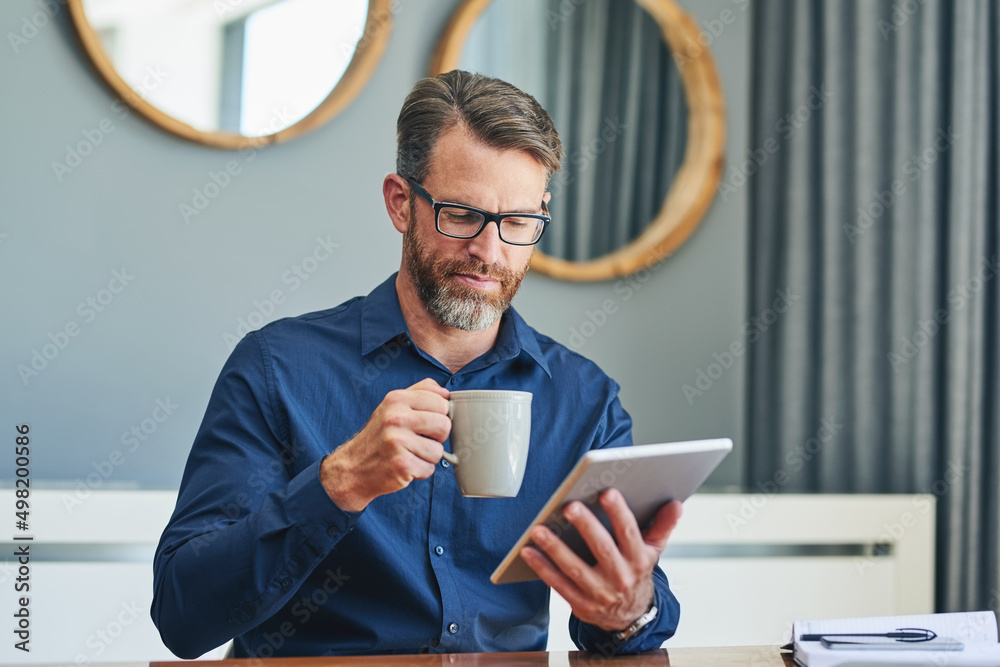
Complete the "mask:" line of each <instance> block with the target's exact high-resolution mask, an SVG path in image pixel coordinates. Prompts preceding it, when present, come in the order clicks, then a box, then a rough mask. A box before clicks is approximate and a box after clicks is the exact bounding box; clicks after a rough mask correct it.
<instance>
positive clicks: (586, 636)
mask: <svg viewBox="0 0 1000 667" xmlns="http://www.w3.org/2000/svg"><path fill="white" fill-rule="evenodd" d="M656 583H657V582H656V581H655V578H654V588H653V604H655V605H656V610H657V612H656V618H655V619H653V620H652V621H650V623H649V625H647V626H646V627H644V628H642V629H641V630H640V631H639V632H637V633H636V634H635V635H634V636H632V637H630V638H629V639H627V640H625V641H624V642H620V641H618V640H617V639H615V637H614V635H615V633H614V632H613V631H608V630H602V629H601V628H599V627H597V626H596V625H591V624H589V623H583V622H580V621H577V623H578V624H579V629H578V631H577V632H578V637H579V641H578V645H579V646H580V647H581V648H584V650H587V651H590V652H592V653H599V654H601V655H603V656H605V657H611V656H614V655H626V654H632V653H643V652H645V651H652V650H655V649H658V648H660V646H662V645H663V642H665V641H666V640H667V639H669V638H670V637H671V636H673V634H674V631H675V630H676V628H677V616H678V611H679V609H678V607H677V601H676V599H675V598H674V597H673V595H669V596H667V597H669V599H666V597H665V596H664V595H663V593H662V592H661V591H660V588H659V586H656Z"/></svg>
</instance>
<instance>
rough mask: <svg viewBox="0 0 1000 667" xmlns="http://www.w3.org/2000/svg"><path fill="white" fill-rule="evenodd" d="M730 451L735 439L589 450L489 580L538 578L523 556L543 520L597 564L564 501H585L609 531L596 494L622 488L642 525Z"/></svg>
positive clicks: (691, 487)
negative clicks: (566, 514)
mask: <svg viewBox="0 0 1000 667" xmlns="http://www.w3.org/2000/svg"><path fill="white" fill-rule="evenodd" d="M732 449H733V441H732V440H730V439H728V438H719V439H716V440H693V441H689V442H673V443H664V444H659V445H637V446H634V447H614V448H610V449H596V450H591V451H589V452H587V453H586V454H585V455H584V457H583V458H582V459H580V461H579V463H577V464H576V467H574V468H573V470H572V471H570V473H569V475H567V476H566V479H565V480H563V483H562V484H561V485H560V486H559V488H558V489H556V492H555V493H554V494H552V497H551V498H549V501H548V502H547V503H545V507H543V508H542V511H541V512H539V513H538V516H536V517H535V520H534V521H532V522H531V525H530V526H528V528H527V530H525V531H524V534H523V535H521V538H520V539H519V540H518V541H517V543H516V544H514V546H513V547H512V548H511V550H510V552H509V553H508V554H507V556H506V557H505V558H504V559H503V561H502V562H501V563H500V565H499V566H497V569H496V570H494V572H493V574H492V575H490V581H492V582H493V583H494V584H511V583H516V582H519V581H531V580H534V579H538V575H536V574H535V571H534V570H532V569H531V568H530V567H528V565H527V563H525V562H524V561H523V560H522V559H521V556H520V552H521V549H522V548H523V547H525V546H526V545H528V544H529V543H530V542H531V540H530V538H529V535H530V533H531V529H532V528H534V527H535V526H537V525H538V524H540V523H541V524H545V525H546V526H548V527H549V529H551V530H552V531H553V532H554V533H555V534H556V535H559V536H560V537H561V538H562V540H563V541H564V542H565V543H566V545H567V546H569V547H570V548H571V549H572V550H573V551H575V552H576V553H577V554H579V555H580V557H581V558H583V560H585V561H586V562H587V563H589V564H591V565H593V564H594V563H596V560H595V559H594V556H593V554H591V553H590V549H589V548H588V547H587V544H586V543H585V542H584V541H583V538H582V537H581V536H580V534H579V533H578V532H577V531H576V529H575V528H574V527H573V526H572V524H570V523H569V522H568V521H567V520H566V519H565V518H563V516H562V508H563V507H564V506H565V505H566V503H568V502H570V501H572V500H579V501H581V502H583V503H584V504H585V505H587V507H589V508H590V510H591V511H592V512H593V513H594V514H595V515H596V516H597V518H598V519H600V521H601V523H602V524H604V526H605V527H606V528H608V530H609V532H611V521H610V519H608V516H607V513H605V511H604V510H603V509H602V508H601V507H600V505H599V504H598V502H597V497H598V496H599V494H600V493H601V492H602V491H604V490H605V489H607V488H610V487H614V488H616V489H618V490H619V491H621V494H622V496H624V497H625V502H627V503H628V506H629V508H631V510H632V512H633V513H634V514H635V517H636V520H637V521H638V523H639V526H640V527H643V528H644V527H645V526H646V525H647V524H649V522H651V521H652V519H653V517H654V516H655V515H656V512H657V510H659V509H660V507H662V506H663V505H664V504H665V503H667V502H669V501H671V500H680V501H681V502H683V501H685V500H687V499H688V497H690V496H691V494H692V493H694V492H695V490H696V489H697V488H698V487H699V486H701V484H702V482H704V481H705V478H707V477H708V475H709V474H710V473H711V472H712V471H713V470H715V467H716V466H717V465H719V462H720V461H721V460H722V459H723V458H725V456H726V454H728V453H729V452H730V451H732ZM612 535H614V533H613V532H612Z"/></svg>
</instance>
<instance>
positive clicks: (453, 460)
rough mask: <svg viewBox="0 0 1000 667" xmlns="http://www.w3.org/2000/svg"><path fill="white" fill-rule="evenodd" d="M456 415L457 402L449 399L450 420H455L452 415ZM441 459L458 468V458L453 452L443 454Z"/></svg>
mask: <svg viewBox="0 0 1000 667" xmlns="http://www.w3.org/2000/svg"><path fill="white" fill-rule="evenodd" d="M454 414H455V401H453V400H451V399H450V398H449V399H448V419H452V418H453V417H452V415H454ZM441 458H443V459H444V460H445V461H447V462H448V463H450V464H452V465H453V466H457V465H458V457H457V456H455V455H454V454H452V453H451V452H443V453H442V454H441Z"/></svg>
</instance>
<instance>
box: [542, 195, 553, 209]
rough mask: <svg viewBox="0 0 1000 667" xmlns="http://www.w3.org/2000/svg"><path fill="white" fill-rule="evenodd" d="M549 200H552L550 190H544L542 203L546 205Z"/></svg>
mask: <svg viewBox="0 0 1000 667" xmlns="http://www.w3.org/2000/svg"><path fill="white" fill-rule="evenodd" d="M550 201H552V193H551V192H546V193H545V194H544V195H542V202H543V203H544V204H545V205H546V206H548V205H549V202H550Z"/></svg>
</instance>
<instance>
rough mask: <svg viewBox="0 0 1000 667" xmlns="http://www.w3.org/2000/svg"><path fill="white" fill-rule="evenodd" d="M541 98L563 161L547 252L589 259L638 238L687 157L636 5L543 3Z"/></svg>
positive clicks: (675, 107) (664, 64) (677, 100)
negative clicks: (546, 27) (556, 132)
mask: <svg viewBox="0 0 1000 667" xmlns="http://www.w3.org/2000/svg"><path fill="white" fill-rule="evenodd" d="M545 6H546V7H547V8H548V9H547V11H546V16H547V22H548V24H549V26H550V28H551V30H550V31H549V32H548V33H547V34H546V35H545V39H546V47H547V48H546V60H547V67H546V68H545V71H546V75H547V76H546V84H547V85H546V90H545V92H544V93H543V95H542V96H541V97H540V98H539V101H540V102H541V103H542V104H543V106H545V108H546V110H547V111H548V112H549V114H550V115H551V116H552V120H553V122H554V123H555V125H556V128H558V130H559V134H560V137H561V139H562V141H563V146H564V148H565V150H566V159H565V160H564V161H563V171H562V172H560V173H559V174H557V175H556V176H555V178H554V179H553V181H552V183H551V184H550V188H549V189H550V191H551V192H552V202H551V205H550V207H549V208H550V211H551V213H552V217H553V224H551V225H550V226H549V229H548V231H546V233H545V236H544V237H543V238H542V241H541V246H540V247H541V250H542V251H543V252H545V253H548V254H551V255H555V256H557V257H562V258H564V259H570V260H577V261H579V260H587V259H593V258H595V257H599V256H601V255H604V254H607V253H608V252H611V251H612V250H615V249H617V248H620V247H622V246H623V245H625V244H627V243H628V242H629V241H631V240H632V239H634V238H635V237H636V236H638V235H639V234H640V233H641V232H642V231H643V230H644V229H645V228H646V227H647V226H648V225H649V223H650V222H651V221H652V220H653V218H654V217H655V216H656V214H657V213H658V212H659V210H660V207H661V206H662V204H663V200H664V199H665V197H666V195H667V191H668V189H669V187H670V183H671V182H672V181H673V178H674V174H675V173H676V172H677V169H678V168H679V167H680V164H681V162H682V161H683V158H684V149H685V145H686V139H687V131H686V130H687V126H686V116H687V107H686V105H685V101H684V89H683V87H682V84H681V81H680V75H679V72H678V71H677V67H676V65H675V64H674V62H673V58H672V57H671V55H670V52H669V51H668V50H667V48H666V44H665V42H664V40H663V36H662V33H661V31H660V28H659V26H658V25H657V24H656V22H655V21H654V20H653V19H652V17H651V16H649V14H648V13H646V11H645V10H643V9H642V8H641V7H639V5H638V4H636V3H634V2H622V1H621V0H590V1H588V2H586V3H582V4H573V3H566V2H565V1H564V0H549V1H548V3H546V4H545Z"/></svg>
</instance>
